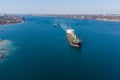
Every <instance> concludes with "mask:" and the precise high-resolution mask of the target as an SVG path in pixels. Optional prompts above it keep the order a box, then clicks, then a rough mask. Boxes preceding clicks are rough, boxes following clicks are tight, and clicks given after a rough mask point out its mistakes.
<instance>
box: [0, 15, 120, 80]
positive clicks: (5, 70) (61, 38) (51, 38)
mask: <svg viewBox="0 0 120 80" xmlns="http://www.w3.org/2000/svg"><path fill="white" fill-rule="evenodd" d="M25 19H26V21H25V22H24V23H21V24H12V25H4V26H2V25H1V26H0V38H2V39H5V40H9V41H11V42H12V44H11V45H12V46H15V47H12V48H16V47H17V49H15V50H14V51H12V52H9V55H8V56H7V57H6V58H7V59H6V60H5V61H2V63H0V80H120V23H117V22H104V21H96V20H75V19H68V18H52V17H35V16H25ZM56 20H57V21H58V22H60V24H61V23H62V24H66V25H70V26H71V27H72V28H73V29H74V30H75V33H76V34H77V35H78V37H79V38H81V39H82V40H83V44H82V47H81V48H73V47H71V46H70V45H69V43H68V41H67V39H66V34H65V31H64V30H63V29H62V28H61V27H60V26H57V27H54V26H53V24H54V22H55V21H56ZM10 47H11V46H10ZM10 49H11V48H10Z"/></svg>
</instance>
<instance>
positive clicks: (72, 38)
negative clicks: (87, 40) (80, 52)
mask: <svg viewBox="0 0 120 80" xmlns="http://www.w3.org/2000/svg"><path fill="white" fill-rule="evenodd" d="M66 37H67V39H68V41H69V44H70V45H71V46H73V47H78V48H79V47H81V45H82V40H81V39H79V38H78V37H77V36H76V34H75V33H74V30H73V29H71V28H69V29H67V30H66Z"/></svg>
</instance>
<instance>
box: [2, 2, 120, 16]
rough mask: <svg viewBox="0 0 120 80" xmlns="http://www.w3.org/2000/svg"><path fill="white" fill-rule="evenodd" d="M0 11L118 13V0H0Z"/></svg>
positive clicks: (25, 12)
mask: <svg viewBox="0 0 120 80" xmlns="http://www.w3.org/2000/svg"><path fill="white" fill-rule="evenodd" d="M0 13H9V14H120V0H0Z"/></svg>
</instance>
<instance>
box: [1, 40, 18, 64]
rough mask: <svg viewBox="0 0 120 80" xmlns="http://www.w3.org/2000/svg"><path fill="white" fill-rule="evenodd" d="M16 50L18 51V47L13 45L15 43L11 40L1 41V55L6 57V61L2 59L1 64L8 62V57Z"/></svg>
mask: <svg viewBox="0 0 120 80" xmlns="http://www.w3.org/2000/svg"><path fill="white" fill-rule="evenodd" d="M15 50H17V46H15V45H13V42H12V41H10V40H1V41H0V53H2V54H4V55H5V59H0V63H1V62H3V60H6V59H7V57H8V56H9V55H10V54H11V53H13V52H14V51H15Z"/></svg>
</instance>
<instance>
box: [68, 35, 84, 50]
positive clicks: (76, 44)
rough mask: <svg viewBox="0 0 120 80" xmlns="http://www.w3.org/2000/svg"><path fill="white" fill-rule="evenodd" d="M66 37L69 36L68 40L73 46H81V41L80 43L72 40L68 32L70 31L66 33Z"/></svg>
mask: <svg viewBox="0 0 120 80" xmlns="http://www.w3.org/2000/svg"><path fill="white" fill-rule="evenodd" d="M66 37H67V40H68V42H69V44H70V45H71V46H73V47H78V48H79V47H81V44H82V43H81V42H80V43H74V42H73V41H72V39H71V38H70V35H69V34H68V33H66Z"/></svg>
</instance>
